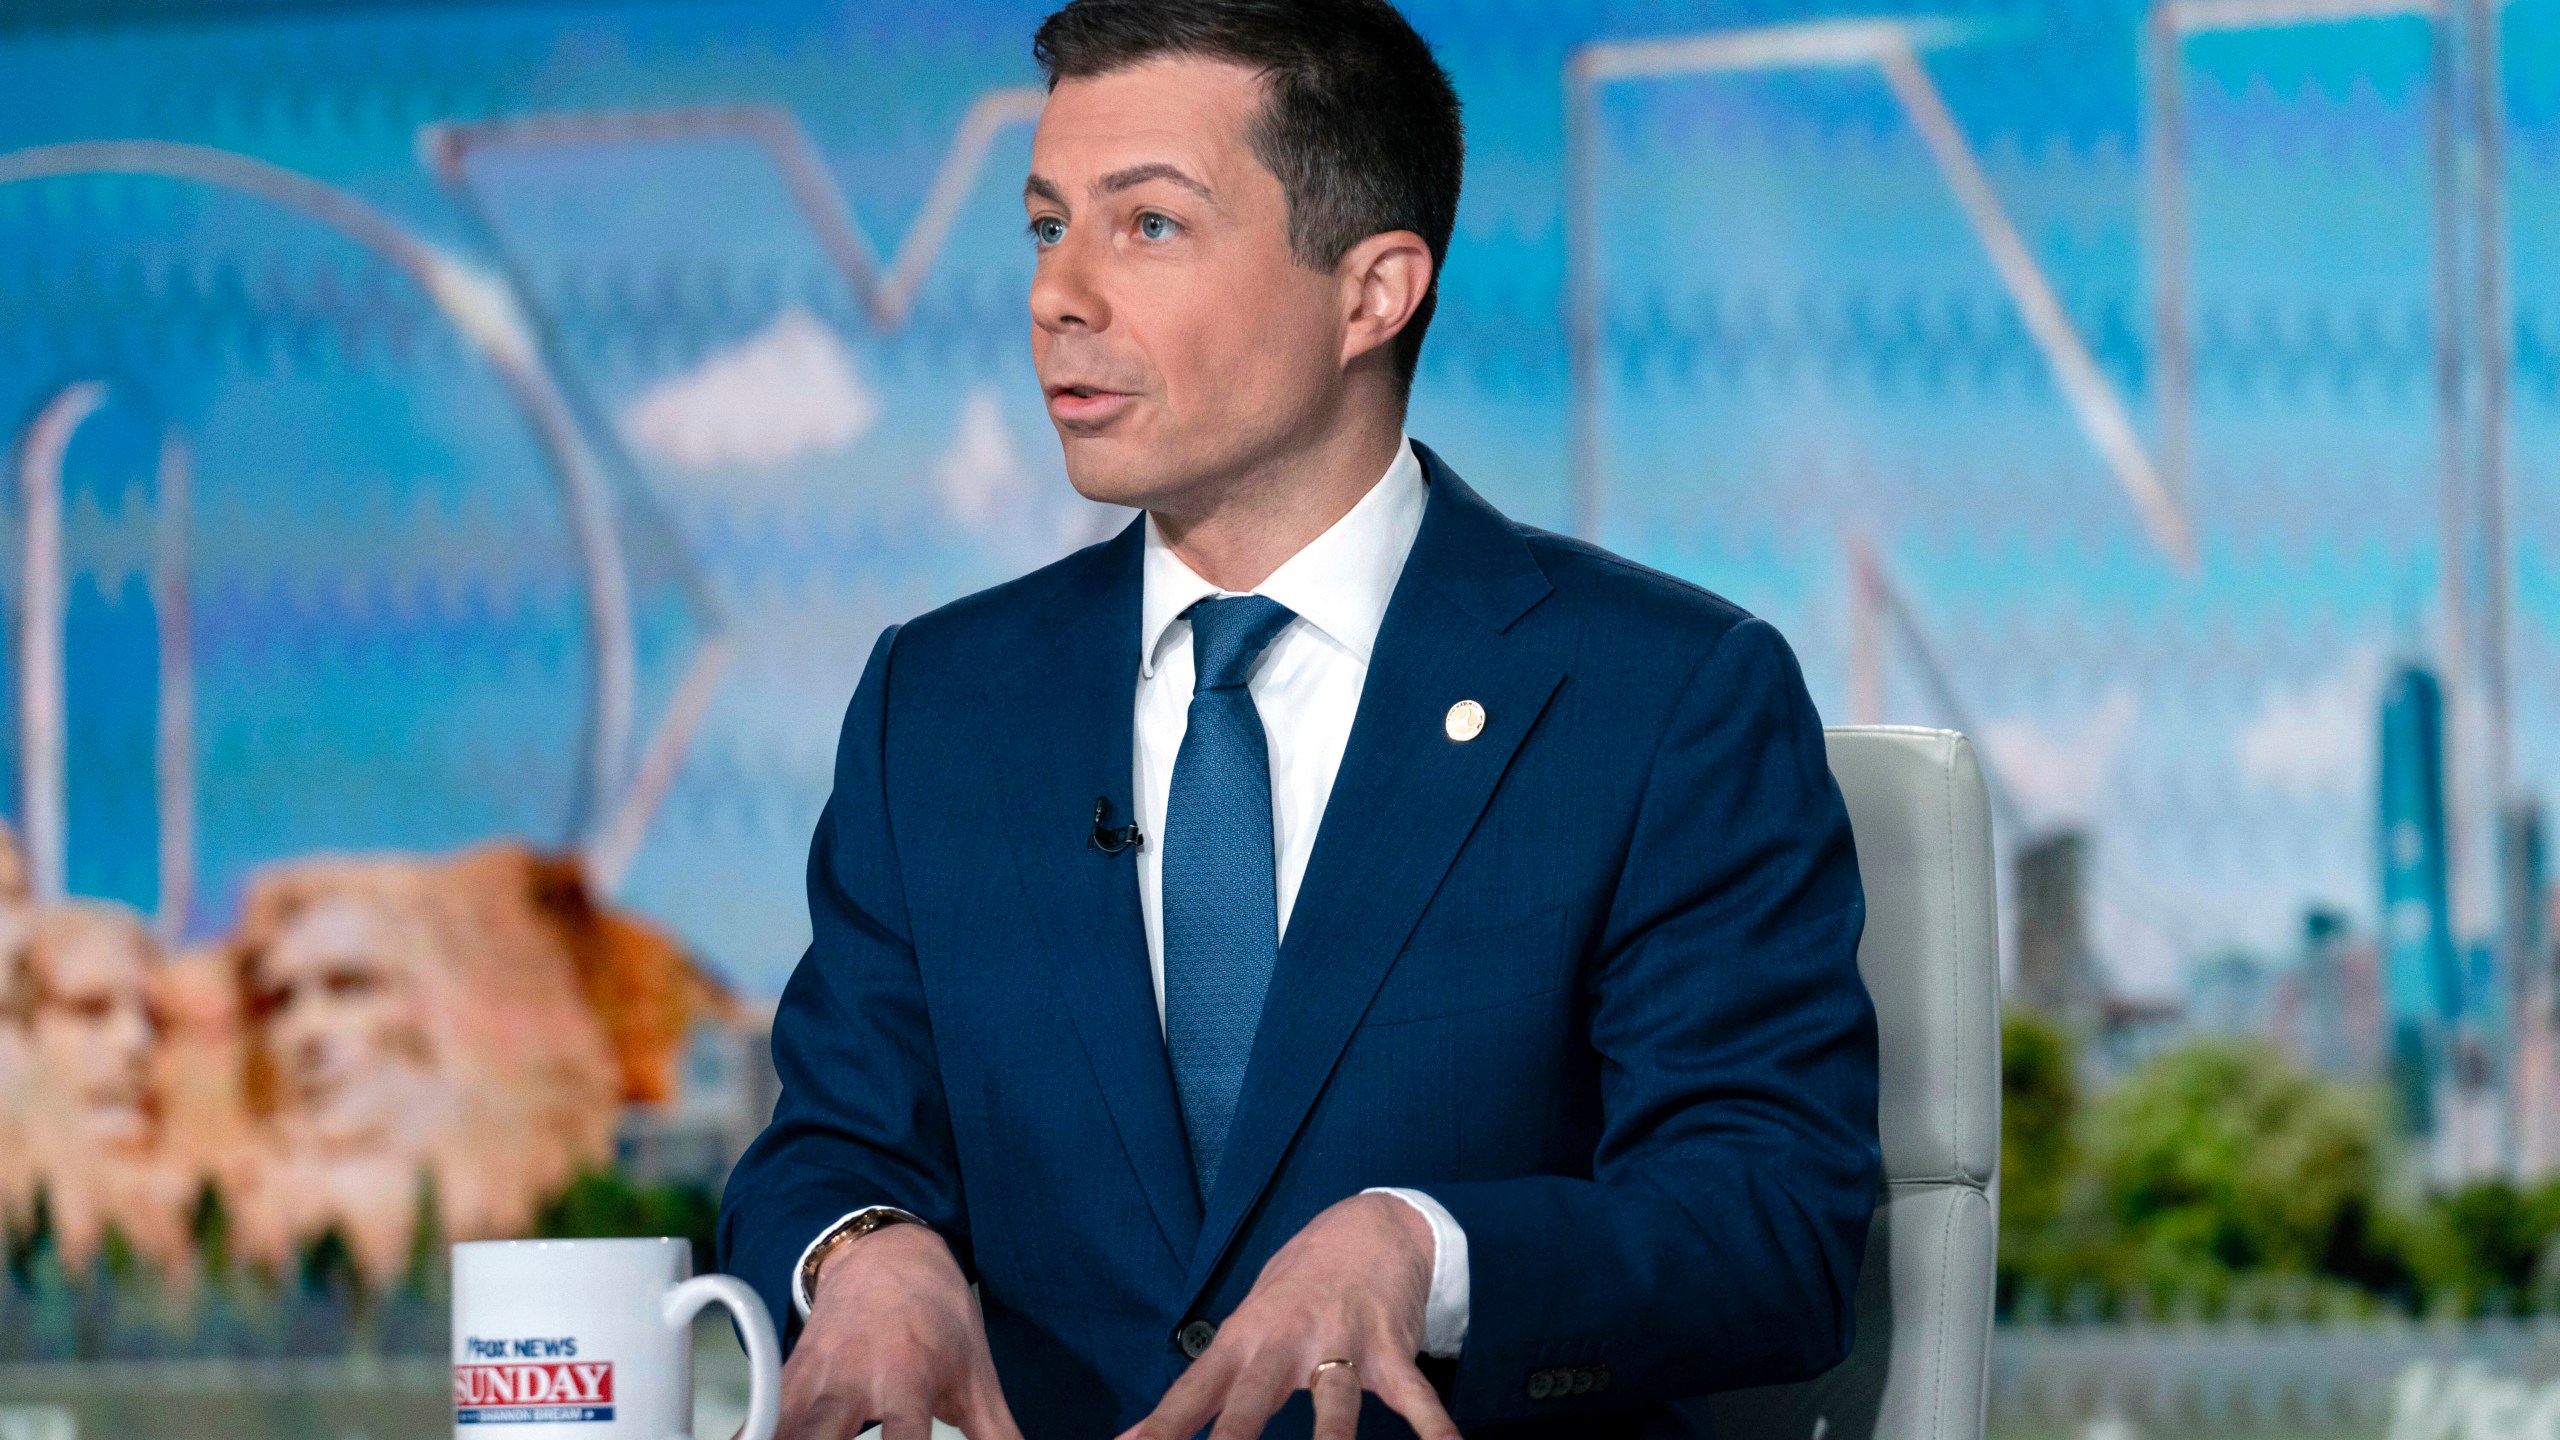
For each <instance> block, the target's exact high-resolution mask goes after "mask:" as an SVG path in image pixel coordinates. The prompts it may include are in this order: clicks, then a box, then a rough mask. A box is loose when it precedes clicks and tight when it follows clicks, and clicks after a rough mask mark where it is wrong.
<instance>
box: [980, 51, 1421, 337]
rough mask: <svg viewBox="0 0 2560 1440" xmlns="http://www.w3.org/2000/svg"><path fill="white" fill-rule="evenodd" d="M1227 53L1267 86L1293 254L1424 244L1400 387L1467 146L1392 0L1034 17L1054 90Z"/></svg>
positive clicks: (1304, 260)
mask: <svg viewBox="0 0 2560 1440" xmlns="http://www.w3.org/2000/svg"><path fill="white" fill-rule="evenodd" d="M1171 55H1187V56H1193V57H1197V58H1200V59H1207V60H1225V61H1231V62H1234V63H1236V64H1239V65H1244V66H1248V67H1250V68H1252V69H1254V70H1258V71H1260V72H1261V73H1262V75H1263V77H1264V79H1265V81H1266V82H1267V83H1268V84H1269V87H1270V93H1269V95H1268V96H1267V98H1266V99H1265V100H1264V102H1263V107H1262V113H1261V114H1260V115H1259V116H1258V117H1256V119H1255V121H1254V124H1253V128H1252V131H1251V134H1250V136H1249V139H1250V141H1251V143H1252V145H1253V151H1254V154H1255V155H1256V156H1258V157H1260V159H1261V161H1262V163H1263V164H1264V165H1265V166H1266V167H1268V168H1269V169H1270V171H1271V173H1272V174H1274V175H1277V176H1279V177H1280V186H1281V189H1282V190H1283V191H1285V192H1286V193H1287V195H1288V197H1289V250H1290V253H1291V254H1292V255H1294V256H1296V257H1297V260H1298V263H1299V264H1301V265H1305V266H1307V267H1309V268H1311V269H1316V270H1330V269H1332V268H1333V267H1334V265H1335V264H1336V263H1337V262H1339V261H1340V260H1341V259H1342V256H1343V253H1344V252H1345V251H1347V250H1349V249H1350V248H1351V247H1352V246H1354V245H1356V244H1358V243H1359V242H1361V241H1362V240H1365V239H1367V238H1369V237H1370V236H1372V235H1382V234H1384V233H1386V232H1387V231H1390V230H1410V231H1413V232H1414V233H1415V234H1417V235H1420V236H1421V237H1422V243H1423V244H1425V245H1427V246H1429V247H1430V249H1431V289H1430V290H1429V291H1428V292H1426V293H1425V294H1424V295H1423V297H1422V305H1421V307H1420V308H1419V309H1417V310H1415V311H1414V313H1413V320H1412V322H1411V323H1409V324H1407V325H1406V326H1405V327H1404V330H1403V332H1402V333H1400V334H1399V335H1397V336H1396V342H1395V363H1396V377H1397V378H1398V379H1399V380H1401V381H1403V382H1405V384H1407V385H1408V386H1410V385H1411V384H1412V381H1413V371H1414V366H1415V364H1416V362H1417V361H1418V360H1419V358H1420V356H1421V354H1422V332H1423V331H1424V330H1426V329H1428V328H1429V327H1430V324H1431V312H1432V311H1433V310H1434V309H1435V308H1436V307H1437V306H1438V304H1439V299H1440V267H1441V266H1442V265H1443V264H1444V263H1446V259H1447V256H1448V253H1449V235H1450V232H1451V231H1452V230H1454V229H1456V228H1457V223H1458V187H1459V184H1460V182H1461V180H1462V178H1463V177H1464V174H1465V171H1466V158H1467V141H1466V131H1465V127H1464V125H1463V124H1462V123H1461V121H1460V119H1459V115H1458V91H1457V88H1456V87H1455V86H1453V85H1451V84H1450V83H1449V74H1448V72H1447V71H1445V70H1442V69H1441V68H1440V62H1439V61H1438V60H1435V59H1433V58H1432V55H1431V47H1430V45H1429V44H1427V43H1426V42H1425V41H1424V40H1423V38H1422V37H1421V36H1420V35H1418V34H1416V33H1415V32H1414V28H1413V26H1412V24H1411V23H1409V22H1408V21H1407V20H1406V19H1405V18H1404V16H1403V15H1401V14H1399V13H1398V12H1397V10H1396V8H1395V7H1394V6H1393V5H1391V4H1388V3H1387V0H1072V3H1070V4H1068V5H1067V6H1066V7H1065V8H1064V9H1061V10H1060V11H1058V12H1057V13H1056V14H1054V15H1051V16H1050V17H1049V18H1048V19H1046V20H1044V21H1042V22H1041V23H1040V31H1039V33H1038V34H1037V35H1035V36H1034V37H1033V38H1032V41H1031V56H1032V58H1033V59H1034V60H1036V61H1038V62H1039V64H1040V73H1041V74H1042V75H1043V76H1044V77H1046V78H1047V80H1048V83H1049V86H1050V88H1051V89H1055V88H1057V85H1058V82H1059V81H1061V80H1085V79H1091V78H1092V77H1094V76H1097V75H1107V74H1110V73H1111V72H1113V71H1116V70H1124V69H1127V68H1128V67H1130V66H1132V65H1137V64H1140V63H1142V62H1144V61H1147V60H1152V59H1155V58H1157V57H1159V56H1171Z"/></svg>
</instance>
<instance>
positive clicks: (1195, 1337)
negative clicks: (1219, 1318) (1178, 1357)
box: [1173, 1320, 1218, 1360]
mask: <svg viewBox="0 0 2560 1440" xmlns="http://www.w3.org/2000/svg"><path fill="white" fill-rule="evenodd" d="M1217 1338H1218V1327H1217V1326H1215V1325H1212V1324H1210V1323H1209V1322H1208V1321H1206V1320H1194V1321H1192V1322H1191V1323H1190V1324H1188V1325H1185V1326H1183V1327H1182V1328H1181V1329H1179V1330H1176V1331H1174V1332H1173V1343H1174V1344H1175V1345H1177V1346H1179V1347H1180V1348H1181V1350H1182V1353H1183V1354H1184V1355H1185V1356H1187V1357H1189V1358H1190V1359H1193V1360H1197V1359H1199V1358H1200V1356H1201V1355H1202V1354H1203V1353H1204V1352H1206V1351H1207V1350H1208V1348H1209V1342H1210V1341H1212V1340H1215V1339H1217Z"/></svg>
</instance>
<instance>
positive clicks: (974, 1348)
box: [780, 1225, 1022, 1440]
mask: <svg viewBox="0 0 2560 1440" xmlns="http://www.w3.org/2000/svg"><path fill="white" fill-rule="evenodd" d="M936 1419H941V1420H944V1421H947V1422H949V1423H950V1424H953V1425H957V1426H959V1427H960V1430H961V1433H963V1434H965V1435H967V1436H968V1437H969V1440H1022V1431H1021V1430H1020V1429H1018V1428H1017V1427H1016V1426H1015V1425H1014V1423H1013V1411H1012V1410H1011V1409H1010V1408H1008V1407H1007V1406H1006V1405H1005V1403H1004V1390H1003V1387H1002V1386H1000V1385H998V1384H997V1382H996V1364H995V1360H994V1358H993V1357H992V1356H990V1355H989V1354H988V1353H987V1331H986V1326H985V1324H984V1323H983V1322H982V1321H981V1320H980V1319H979V1318H978V1302H977V1298H976V1297H975V1296H973V1295H971V1294H970V1293H969V1281H968V1279H967V1277H965V1276H963V1275H962V1274H961V1273H960V1263H959V1262H958V1261H957V1260H954V1259H953V1258H952V1256H951V1247H950V1246H948V1245H946V1244H944V1243H943V1241H942V1237H941V1236H939V1235H936V1234H934V1233H933V1232H932V1231H931V1230H929V1229H927V1228H925V1227H924V1226H922V1225H892V1226H889V1227H888V1228H886V1229H883V1230H876V1231H873V1232H872V1233H871V1234H869V1235H865V1236H863V1237H862V1238H861V1239H859V1240H856V1241H854V1242H853V1243H852V1244H850V1245H847V1246H845V1247H843V1248H842V1249H840V1250H838V1251H837V1252H836V1253H835V1254H834V1255H833V1256H830V1257H829V1258H828V1260H827V1262H826V1264H824V1265H823V1266H821V1267H819V1270H818V1280H817V1284H816V1285H814V1286H813V1287H811V1293H810V1297H809V1319H808V1323H807V1324H806V1325H805V1326H804V1327H803V1328H802V1329H801V1332H800V1343H799V1345H798V1346H797V1347H795V1348H794V1349H793V1350H792V1352H791V1361H790V1363H789V1364H787V1365H784V1366H783V1367H782V1427H781V1431H780V1435H781V1440H853V1437H854V1436H855V1435H856V1434H859V1433H860V1432H861V1431H863V1430H864V1429H866V1428H868V1427H870V1426H872V1425H875V1424H876V1425H878V1426H880V1427H881V1440H930V1437H931V1436H932V1434H933V1422H934V1421H935V1420H936Z"/></svg>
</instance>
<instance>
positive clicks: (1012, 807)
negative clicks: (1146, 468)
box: [997, 521, 1200, 1264]
mask: <svg viewBox="0 0 2560 1440" xmlns="http://www.w3.org/2000/svg"><path fill="white" fill-rule="evenodd" d="M1143 524H1144V522H1143V521H1140V522H1137V523H1134V524H1132V525H1131V526H1130V527H1129V528H1128V529H1127V530H1125V531H1123V532H1122V533H1121V535H1120V536H1119V538H1117V539H1115V540H1113V541H1111V542H1110V543H1109V544H1107V545H1106V546H1104V547H1103V548H1102V550H1101V551H1100V552H1098V555H1097V567H1096V568H1097V575H1096V580H1095V582H1094V585H1093V592H1094V593H1093V599H1092V600H1091V601H1090V602H1089V603H1079V604H1073V605H1069V606H1065V607H1062V608H1061V611H1060V613H1059V615H1058V617H1057V621H1056V625H1055V627H1054V629H1053V632H1052V634H1051V635H1050V637H1049V641H1050V653H1049V654H1048V655H1047V656H1045V657H1043V659H1044V662H1045V663H1040V664H1037V665H1034V666H1028V667H1025V673H1024V676H1023V678H1024V681H1025V683H1024V684H1023V685H1022V686H1021V687H1019V688H1017V689H1015V690H1013V692H1012V693H1008V694H1004V695H1001V696H999V697H998V699H997V703H998V704H1001V705H1006V706H1009V707H1011V713H1013V714H1014V715H1017V716H1019V717H1021V719H1022V721H1023V722H1024V725H1025V727H1026V729H1027V730H1032V731H1037V732H1040V733H1042V734H1044V735H1045V736H1046V737H1047V742H1048V743H1045V744H1043V745H1041V746H1039V747H1038V749H1037V750H1036V751H1031V750H1026V751H1024V752H1021V753H1019V754H1018V755H1017V757H1016V764H1015V765H1014V767H1013V773H1012V775H1011V777H1010V778H1011V781H1012V783H1011V785H1010V786H1009V787H1008V790H1007V795H1006V798H1005V799H1003V800H1001V801H999V809H1000V813H999V815H998V816H997V820H998V824H999V826H1000V828H1001V829H1002V830H1003V831H1004V832H1005V834H1006V835H1007V836H1008V837H1009V838H1010V841H1011V844H1012V849H1013V854H1014V859H1015V863H1016V864H1017V866H1018V867H1019V869H1020V872H1021V874H1022V877H1023V882H1024V886H1025V888H1026V890H1028V891H1029V893H1030V896H1031V900H1032V903H1033V905H1034V907H1035V909H1036V910H1037V911H1038V913H1039V914H1040V915H1041V917H1042V919H1043V921H1044V923H1045V928H1046V929H1047V931H1048V933H1049V935H1050V936H1051V937H1052V942H1053V943H1052V946H1051V953H1052V955H1053V956H1054V957H1055V966H1054V970H1053V973H1054V974H1055V975H1056V977H1057V981H1058V989H1059V992H1060V994H1059V998H1060V999H1061V1000H1062V1001H1063V1002H1064V1007H1065V1009H1066V1010H1067V1013H1068V1014H1069V1015H1070V1016H1072V1017H1073V1019H1074V1024H1075V1027H1076V1034H1077V1038H1078V1040H1079V1041H1080V1042H1081V1043H1082V1045H1083V1047H1084V1052H1085V1059H1086V1060H1087V1062H1088V1063H1090V1064H1091V1065H1092V1067H1093V1073H1094V1078H1095V1080H1097V1081H1098V1082H1100V1084H1101V1087H1102V1094H1103V1098H1104V1100H1105V1102H1106V1103H1107V1104H1108V1105H1109V1107H1110V1110H1111V1119H1112V1123H1113V1125H1114V1126H1115V1127H1116V1128H1117V1129H1118V1131H1119V1134H1120V1143H1121V1144H1122V1146H1123V1147H1124V1148H1126V1150H1127V1151H1128V1155H1129V1163H1130V1165H1131V1167H1132V1168H1133V1169H1135V1170H1136V1172H1137V1176H1138V1184H1139V1187H1140V1188H1141V1189H1142V1190H1144V1191H1145V1192H1146V1196H1147V1204H1148V1207H1149V1208H1150V1209H1151V1210H1153V1211H1154V1213H1155V1220H1156V1225H1157V1227H1158V1228H1159V1229H1160V1230H1161V1231H1162V1232H1163V1234H1164V1240H1165V1244H1166V1245H1167V1247H1169V1248H1170V1249H1171V1251H1172V1254H1173V1258H1174V1261H1175V1263H1177V1264H1179V1263H1182V1262H1183V1261H1184V1260H1185V1259H1187V1258H1188V1257H1189V1255H1190V1254H1191V1252H1192V1249H1193V1248H1194V1244H1195V1240H1196V1237H1197V1235H1198V1233H1199V1228H1200V1198H1199V1191H1198V1187H1197V1185H1196V1184H1195V1183H1194V1181H1193V1180H1192V1176H1191V1152H1190V1149H1189V1145H1188V1142H1187V1141H1186V1140H1185V1139H1184V1138H1183V1131H1182V1123H1181V1116H1180V1112H1179V1111H1178V1110H1177V1109H1176V1108H1175V1102H1174V1092H1173V1071H1172V1068H1171V1066H1170V1065H1169V1064H1168V1062H1167V1061H1166V1059H1165V1050H1164V1036H1163V1033H1162V1031H1161V1030H1159V1029H1158V1026H1157V1020H1156V1000H1155V984H1154V981H1153V979H1152V977H1151V976H1150V974H1149V972H1148V967H1147V939H1146V930H1145V928H1144V926H1145V922H1144V920H1143V919H1142V918H1141V916H1140V913H1139V909H1138V878H1137V877H1138V871H1137V856H1136V855H1135V854H1134V853H1130V852H1127V851H1124V852H1122V853H1120V854H1117V855H1106V854H1104V853H1102V852H1101V851H1099V850H1096V849H1093V848H1091V847H1090V846H1088V845H1087V844H1086V840H1087V837H1088V836H1089V835H1090V834H1091V833H1092V830H1093V821H1094V815H1093V803H1094V800H1095V798H1096V797H1108V798H1109V799H1110V801H1111V806H1112V810H1113V823H1115V824H1125V823H1127V821H1128V820H1129V818H1130V817H1131V815H1132V814H1133V813H1134V812H1135V808H1136V797H1135V796H1134V795H1133V794H1132V793H1131V784H1132V766H1133V762H1134V758H1135V755H1136V751H1135V749H1134V737H1133V733H1132V726H1133V724H1134V714H1133V712H1134V710H1135V706H1136V693H1137V680H1138V624H1139V620H1138V606H1139V586H1140V556H1141V554H1142V544H1143V540H1142V535H1141V531H1140V526H1141V525H1143Z"/></svg>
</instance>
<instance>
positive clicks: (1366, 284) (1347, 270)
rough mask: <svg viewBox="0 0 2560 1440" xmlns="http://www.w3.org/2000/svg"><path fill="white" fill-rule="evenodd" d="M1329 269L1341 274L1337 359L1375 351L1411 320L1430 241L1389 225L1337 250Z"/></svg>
mask: <svg viewBox="0 0 2560 1440" xmlns="http://www.w3.org/2000/svg"><path fill="white" fill-rule="evenodd" d="M1334 273H1335V274H1336V275H1338V276H1340V277H1341V279H1342V300H1343V308H1344V311H1345V313H1346V319H1347V322H1348V323H1346V324H1345V325H1344V327H1343V334H1342V363H1343V364H1344V365H1346V366H1347V365H1349V364H1351V363H1352V362H1353V361H1355V360H1358V359H1359V358H1361V357H1362V356H1364V355H1368V354H1371V353H1373V352H1379V351H1383V350H1385V349H1386V347H1387V346H1388V345H1389V344H1390V343H1391V342H1392V341H1394V339H1395V338H1396V336H1397V335H1398V334H1400V333H1402V332H1403V330H1404V327H1405V326H1407V325H1409V324H1411V323H1413V316H1414V312H1415V311H1417V310H1420V309H1421V308H1422V301H1423V298H1424V297H1425V296H1427V295H1429V294H1430V293H1431V275H1432V265H1431V247H1430V246H1428V245H1425V244H1423V243H1422V237H1421V236H1419V235H1416V234H1415V233H1413V232H1412V231H1410V230H1389V231H1386V232H1384V233H1382V234H1377V235H1372V236H1370V237H1369V238H1368V239H1366V240H1363V241H1361V242H1360V243H1358V244H1356V245H1354V246H1352V247H1351V248H1350V249H1349V250H1346V251H1344V252H1343V255H1342V260H1341V262H1340V263H1339V264H1338V265H1336V266H1335V267H1334Z"/></svg>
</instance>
